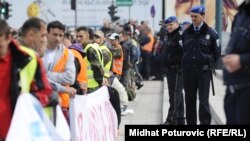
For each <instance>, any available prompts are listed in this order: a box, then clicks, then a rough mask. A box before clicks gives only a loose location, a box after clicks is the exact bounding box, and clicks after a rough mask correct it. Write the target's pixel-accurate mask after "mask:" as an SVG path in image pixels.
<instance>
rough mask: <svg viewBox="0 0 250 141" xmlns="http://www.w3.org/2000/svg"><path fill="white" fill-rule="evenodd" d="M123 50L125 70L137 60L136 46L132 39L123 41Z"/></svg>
mask: <svg viewBox="0 0 250 141" xmlns="http://www.w3.org/2000/svg"><path fill="white" fill-rule="evenodd" d="M121 45H122V50H123V70H126V69H129V68H131V67H132V66H130V65H134V64H135V63H136V61H137V57H136V46H134V45H133V43H132V41H131V39H129V40H128V41H125V42H123V43H121Z"/></svg>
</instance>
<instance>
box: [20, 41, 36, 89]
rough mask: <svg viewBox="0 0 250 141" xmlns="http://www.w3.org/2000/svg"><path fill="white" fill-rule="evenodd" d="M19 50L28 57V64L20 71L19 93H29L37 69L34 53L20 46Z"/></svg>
mask: <svg viewBox="0 0 250 141" xmlns="http://www.w3.org/2000/svg"><path fill="white" fill-rule="evenodd" d="M20 49H21V50H22V51H24V52H26V53H27V54H28V55H29V56H30V58H31V59H30V61H29V63H28V64H27V65H26V66H25V67H24V68H23V69H22V70H21V71H20V73H19V74H20V81H19V85H20V87H21V93H29V92H30V85H31V83H32V80H33V79H34V76H35V73H36V68H37V58H36V53H35V52H34V51H33V50H31V49H29V48H27V47H24V46H21V47H20Z"/></svg>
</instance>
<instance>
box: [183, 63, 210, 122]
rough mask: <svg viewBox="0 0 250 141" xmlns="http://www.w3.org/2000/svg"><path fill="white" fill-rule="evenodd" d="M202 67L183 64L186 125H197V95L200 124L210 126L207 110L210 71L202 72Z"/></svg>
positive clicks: (208, 111)
mask: <svg viewBox="0 0 250 141" xmlns="http://www.w3.org/2000/svg"><path fill="white" fill-rule="evenodd" d="M203 67H204V66H202V65H192V64H184V66H183V79H184V91H185V102H186V121H187V125H190V124H195V125H196V124H197V111H196V100H197V90H198V94H199V104H200V105H199V119H200V124H205V125H209V124H211V113H210V108H209V102H208V101H209V87H210V76H211V74H210V71H209V70H208V69H207V70H204V69H203Z"/></svg>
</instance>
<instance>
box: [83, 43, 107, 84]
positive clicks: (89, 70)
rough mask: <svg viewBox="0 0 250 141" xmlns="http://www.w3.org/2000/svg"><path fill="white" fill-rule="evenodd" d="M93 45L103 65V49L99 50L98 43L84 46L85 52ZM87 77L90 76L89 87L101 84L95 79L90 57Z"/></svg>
mask: <svg viewBox="0 0 250 141" xmlns="http://www.w3.org/2000/svg"><path fill="white" fill-rule="evenodd" d="M90 47H92V48H93V49H94V50H95V51H96V52H97V55H98V58H99V62H100V64H101V65H102V66H103V61H102V58H103V57H102V54H101V51H100V50H99V46H98V45H97V44H88V45H87V46H86V47H85V48H84V50H83V51H84V52H87V50H88V49H89V48H90ZM86 60H87V77H88V84H87V85H88V88H96V87H98V86H99V84H98V83H97V81H96V80H95V79H94V72H93V70H92V68H91V64H90V62H89V60H88V57H87V59H86Z"/></svg>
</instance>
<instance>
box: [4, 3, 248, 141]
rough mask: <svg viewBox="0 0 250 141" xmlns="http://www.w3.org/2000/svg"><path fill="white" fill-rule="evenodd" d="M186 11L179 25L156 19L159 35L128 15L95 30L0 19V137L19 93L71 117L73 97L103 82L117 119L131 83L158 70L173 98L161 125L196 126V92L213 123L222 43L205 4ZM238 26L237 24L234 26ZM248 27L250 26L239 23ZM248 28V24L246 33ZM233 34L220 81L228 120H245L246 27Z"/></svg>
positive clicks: (132, 92) (132, 93) (205, 118)
mask: <svg viewBox="0 0 250 141" xmlns="http://www.w3.org/2000/svg"><path fill="white" fill-rule="evenodd" d="M247 7H249V2H248V1H247V0H246V1H245V2H244V3H243V4H242V6H241V7H240V9H241V10H240V13H239V14H238V15H237V18H236V21H241V20H244V19H245V18H244V17H246V18H248V17H249V15H247V14H249V10H248V9H247ZM247 12H248V13H247ZM190 15H191V19H192V22H188V21H185V22H184V23H182V24H180V23H179V22H178V18H177V17H176V16H170V17H168V18H167V19H165V20H164V21H162V22H161V25H162V27H161V29H160V31H159V32H158V33H157V34H154V33H153V31H152V29H151V28H150V27H149V25H148V22H147V21H142V22H141V24H140V25H138V22H137V21H136V20H130V21H129V22H127V23H125V24H123V25H118V26H116V27H109V26H104V27H103V28H101V29H100V30H96V31H94V30H93V29H91V28H90V27H85V26H80V27H78V28H77V29H75V30H74V31H70V30H67V29H66V26H65V25H64V24H63V23H61V22H60V21H51V22H50V23H46V22H44V21H43V20H41V19H39V18H36V17H33V18H30V19H28V20H26V21H25V22H24V23H23V25H22V27H21V28H20V29H19V31H18V32H14V31H12V30H11V28H10V27H9V25H8V23H7V22H6V21H5V20H2V19H1V20H0V71H1V73H0V86H2V87H1V88H2V94H1V96H0V106H1V110H0V125H1V128H0V141H2V140H4V139H5V138H6V135H7V132H8V129H9V126H10V122H11V118H12V115H13V112H14V109H15V104H16V101H17V98H18V96H19V94H22V93H30V94H32V95H34V96H35V97H36V98H37V99H39V101H40V102H41V104H42V105H43V106H44V107H53V106H55V105H57V104H60V106H61V108H62V111H63V113H64V116H65V118H66V119H67V120H68V121H69V104H70V98H74V97H75V95H87V94H91V93H93V92H95V91H96V90H98V89H99V88H100V87H102V86H103V85H105V86H107V87H108V88H109V92H110V97H113V96H114V95H116V98H115V100H112V101H111V103H112V105H113V106H114V109H115V110H116V112H117V116H118V124H120V122H121V118H120V115H127V114H131V113H133V112H131V110H128V108H127V107H128V104H129V101H133V100H134V99H135V97H136V88H137V89H140V88H141V87H143V80H153V79H161V78H162V76H163V75H166V76H167V81H168V89H169V97H170V99H169V102H170V108H169V111H168V116H167V118H166V122H165V123H164V124H167V125H184V124H188V125H189V124H197V111H196V109H197V108H196V99H197V91H198V94H199V101H200V103H199V120H200V124H210V123H211V113H210V109H209V104H208V100H209V88H210V81H211V79H212V73H213V67H214V63H215V62H216V61H217V60H218V58H219V57H220V42H219V38H218V35H217V33H216V31H214V30H213V29H212V28H211V27H209V26H208V25H207V24H206V22H205V21H204V16H205V7H204V6H195V7H193V8H192V9H191V13H190ZM247 16H248V17H247ZM240 23H244V22H240ZM240 23H239V22H236V23H235V25H234V28H235V26H236V25H239V24H240ZM246 25H249V24H244V25H240V26H242V27H245V26H246ZM239 30H241V29H239ZM248 30H249V27H246V30H243V31H248ZM241 33H242V34H241ZM243 33H244V34H243ZM238 34H240V35H241V36H238ZM232 35H233V36H232V39H231V40H230V42H229V47H228V48H229V49H228V50H227V53H228V55H226V57H224V58H223V62H224V64H225V66H226V68H225V69H224V74H225V76H224V80H225V84H226V85H227V86H228V89H227V96H226V99H225V110H226V115H227V120H228V121H227V122H228V123H229V124H238V123H249V118H248V117H249V115H248V113H249V111H248V112H246V111H247V110H248V108H246V107H244V106H242V105H241V103H239V101H235V100H236V99H239V100H240V101H244V102H243V104H245V105H247V100H246V99H245V98H246V97H247V98H248V97H249V96H247V95H248V94H247V92H249V79H248V77H245V76H249V67H248V66H249V55H248V54H243V55H242V56H240V55H235V54H232V53H237V52H238V53H241V51H246V52H247V51H248V52H249V49H245V48H244V49H243V47H248V46H247V44H243V43H245V42H243V43H242V44H241V43H238V41H240V39H239V40H238V37H246V38H247V39H248V32H240V31H239V33H238V30H237V29H236V30H235V31H234V32H233V34H232ZM234 38H237V39H234ZM233 45H235V46H237V45H242V48H240V49H241V50H240V49H239V50H237V49H235V47H234V46H233ZM242 69H243V70H242ZM239 70H241V71H239ZM233 73H234V74H235V75H234V74H233ZM237 74H238V75H237ZM237 76H242V78H241V77H237ZM243 77H244V78H243ZM241 79H243V80H244V81H242V82H244V84H243V83H241ZM234 80H237V81H234ZM183 89H184V92H185V97H183ZM242 89H243V90H244V91H242ZM234 93H239V95H238V94H237V95H236V94H234ZM240 95H242V97H240ZM243 96H244V97H243ZM184 102H185V104H184ZM232 104H233V105H232ZM117 105H118V106H117ZM184 105H186V106H185V107H186V109H185V110H184ZM184 111H186V114H184ZM231 111H233V112H231ZM235 113H237V115H236V114H235Z"/></svg>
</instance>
